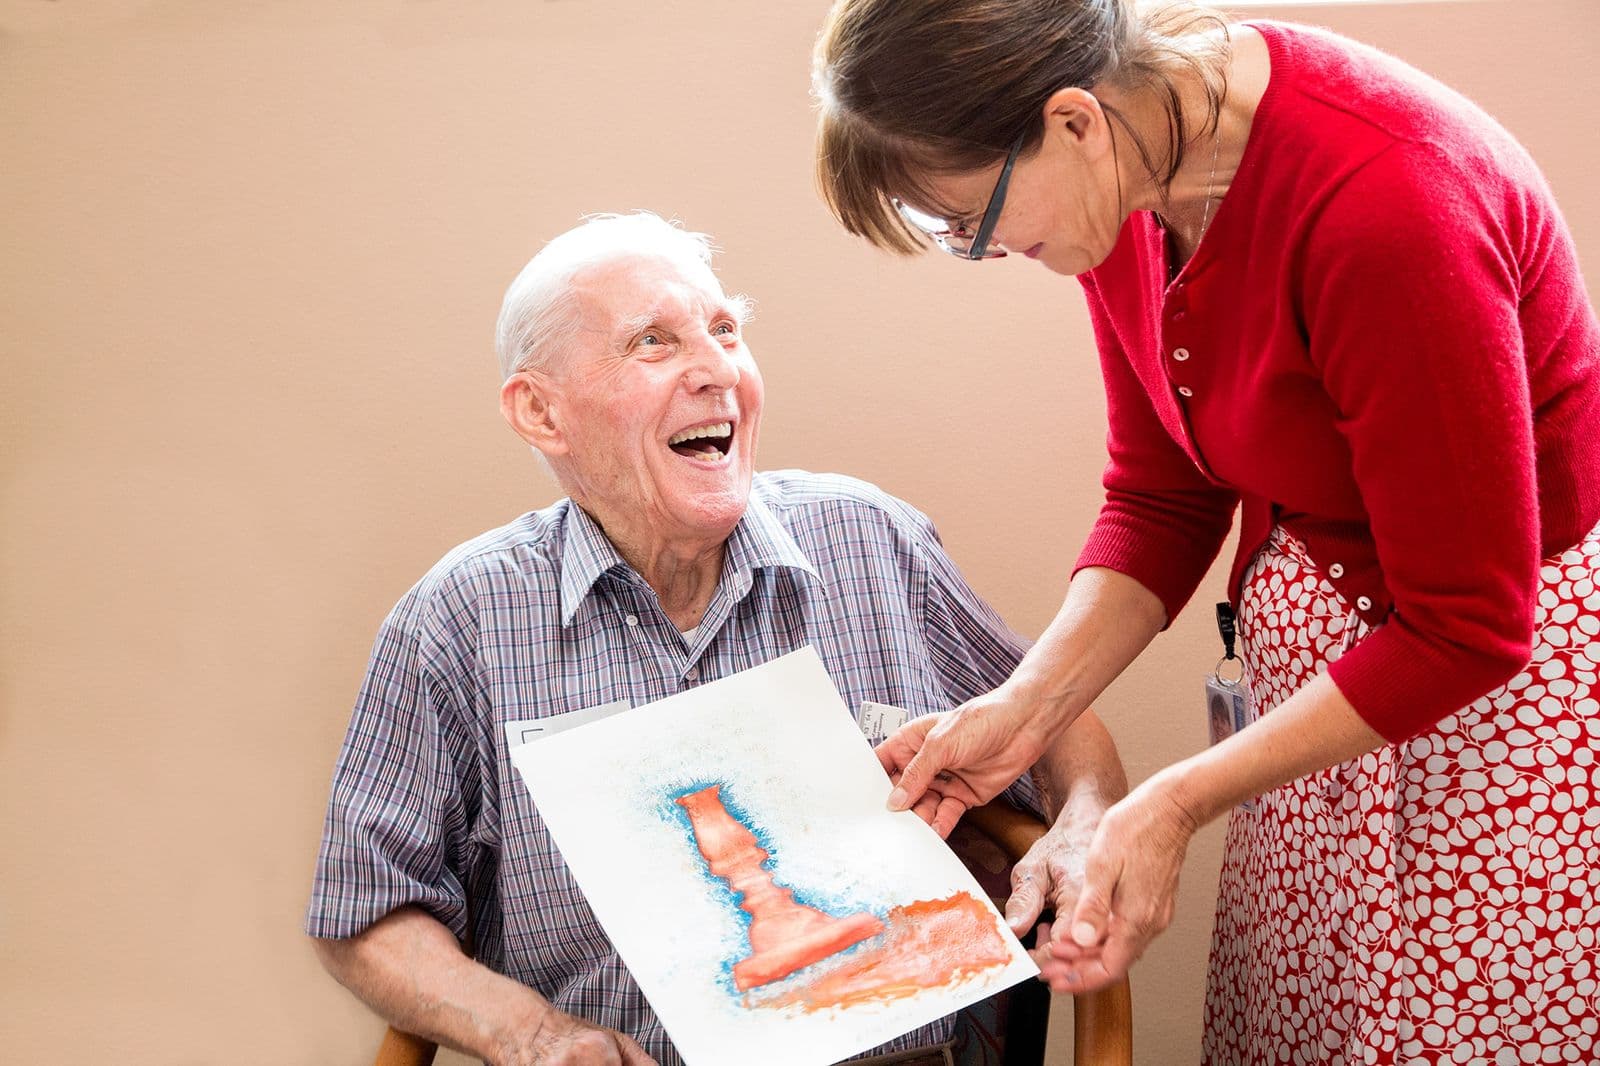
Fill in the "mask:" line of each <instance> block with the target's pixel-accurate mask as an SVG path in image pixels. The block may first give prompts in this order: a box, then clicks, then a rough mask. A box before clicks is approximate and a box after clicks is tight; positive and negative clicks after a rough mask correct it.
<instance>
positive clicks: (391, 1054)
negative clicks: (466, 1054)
mask: <svg viewBox="0 0 1600 1066" xmlns="http://www.w3.org/2000/svg"><path fill="white" fill-rule="evenodd" d="M438 1050H439V1045H437V1044H435V1043H434V1042H433V1041H431V1040H424V1039H422V1037H420V1036H412V1035H411V1034H410V1033H402V1032H401V1031H400V1030H398V1029H396V1028H395V1027H394V1026H392V1025H391V1026H390V1027H389V1031H388V1032H386V1033H384V1034H383V1044H382V1045H380V1046H379V1048H378V1057H377V1058H376V1059H374V1060H373V1062H372V1066H433V1056H434V1054H435V1053H437V1052H438Z"/></svg>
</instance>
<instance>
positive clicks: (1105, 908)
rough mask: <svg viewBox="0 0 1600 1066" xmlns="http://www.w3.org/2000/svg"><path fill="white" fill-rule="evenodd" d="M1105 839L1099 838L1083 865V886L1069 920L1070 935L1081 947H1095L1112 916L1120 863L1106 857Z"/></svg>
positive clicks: (1102, 936) (1067, 919) (1103, 934)
mask: <svg viewBox="0 0 1600 1066" xmlns="http://www.w3.org/2000/svg"><path fill="white" fill-rule="evenodd" d="M1103 844H1104V841H1103V839H1097V840H1096V841H1095V847H1093V848H1091V849H1090V851H1089V861H1088V863H1087V864H1086V865H1085V867H1084V872H1083V888H1082V889H1080V890H1079V892H1078V902H1077V905H1076V906H1075V907H1073V908H1072V914H1071V915H1070V917H1066V918H1063V919H1062V920H1063V921H1067V922H1068V923H1069V924H1068V926H1067V936H1068V937H1069V938H1071V940H1072V942H1073V943H1075V944H1077V945H1078V946H1079V947H1084V948H1087V947H1093V946H1094V945H1096V944H1098V943H1100V941H1101V940H1102V939H1104V937H1105V934H1106V926H1107V925H1108V923H1109V921H1110V918H1111V900H1112V898H1113V894H1114V893H1115V892H1116V890H1117V875H1118V873H1120V872H1121V864H1120V863H1114V862H1112V861H1109V860H1107V859H1106V858H1105V857H1104V851H1105V849H1104V847H1103Z"/></svg>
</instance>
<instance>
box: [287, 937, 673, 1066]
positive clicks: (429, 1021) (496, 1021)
mask: <svg viewBox="0 0 1600 1066" xmlns="http://www.w3.org/2000/svg"><path fill="white" fill-rule="evenodd" d="M312 942H313V943H314V944H315V945H316V952H317V957H318V958H319V959H321V960H322V965H323V967H324V968H326V969H327V971H328V972H329V973H331V974H332V975H333V976H334V977H335V978H336V979H337V980H338V981H339V983H340V984H342V985H344V986H345V987H346V988H348V989H349V990H350V991H351V992H353V993H355V995H356V996H357V997H358V998H360V999H361V1000H362V1002H364V1003H366V1004H367V1005H368V1006H369V1007H371V1008H372V1009H373V1010H375V1011H377V1012H378V1014H380V1015H381V1016H383V1017H384V1018H385V1019H387V1020H388V1021H389V1023H390V1024H391V1025H393V1026H394V1027H395V1028H397V1029H402V1030H404V1031H405V1032H408V1033H414V1034H415V1035H417V1036H420V1037H423V1038H425V1039H428V1040H432V1041H434V1042H435V1043H437V1044H442V1045H444V1046H446V1047H450V1048H455V1049H456V1050H458V1051H463V1052H466V1053H467V1054H469V1055H472V1056H474V1057H477V1058H480V1059H482V1060H483V1061H484V1062H485V1063H487V1064H489V1066H533V1064H535V1063H538V1064H541V1066H553V1064H558V1063H559V1064H568V1063H570V1064H574V1066H576V1064H579V1063H600V1064H607V1066H645V1064H653V1063H654V1060H653V1059H651V1058H650V1056H649V1055H647V1054H645V1052H644V1050H643V1049H642V1048H640V1047H639V1045H638V1044H636V1043H635V1042H634V1041H633V1040H632V1039H631V1038H629V1037H628V1036H626V1035H624V1034H622V1033H617V1032H613V1031H612V1030H610V1029H602V1028H599V1027H598V1026H594V1025H590V1024H589V1023H588V1022H585V1021H583V1020H581V1019H579V1018H575V1017H573V1016H572V1015H570V1014H566V1013H564V1012H563V1011H560V1010H557V1009H556V1008H555V1007H554V1006H552V1005H551V1004H550V1001H549V1000H547V999H545V998H544V997H543V996H541V995H539V993H537V992H535V991H534V990H533V989H531V988H529V987H528V986H526V985H524V984H521V983H519V982H517V981H513V980H512V979H510V978H509V977H504V976H502V975H501V974H498V973H495V972H494V971H493V970H491V969H489V968H488V967H487V966H484V965H483V964H481V963H479V962H476V961H474V960H473V959H472V958H470V957H469V956H468V955H466V954H465V953H464V952H463V951H462V950H461V946H460V944H458V943H457V942H456V938H455V936H454V934H452V933H451V932H450V930H449V929H447V928H445V926H444V925H443V924H441V923H440V922H439V921H438V920H437V919H435V918H434V917H433V916H432V915H430V914H428V912H427V911H425V910H422V909H421V908H420V907H402V908H400V909H399V910H396V911H392V912H390V913H389V914H387V915H385V916H384V917H383V918H380V919H379V920H378V921H377V922H375V923H373V924H372V925H370V926H368V927H367V928H366V929H365V930H363V931H362V932H360V933H358V934H357V935H355V936H353V937H349V938H347V939H343V940H331V939H320V938H313V940H312Z"/></svg>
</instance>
